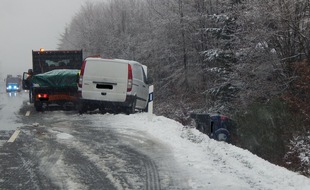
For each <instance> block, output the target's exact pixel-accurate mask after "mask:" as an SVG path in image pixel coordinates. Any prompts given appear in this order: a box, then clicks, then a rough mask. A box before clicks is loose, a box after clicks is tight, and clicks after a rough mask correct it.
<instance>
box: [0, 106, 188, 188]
mask: <svg viewBox="0 0 310 190" xmlns="http://www.w3.org/2000/svg"><path fill="white" fill-rule="evenodd" d="M112 116H113V115H112ZM16 121H17V122H19V123H22V127H20V128H19V129H18V130H19V134H18V136H17V138H16V139H15V140H14V141H13V142H8V140H9V139H10V138H11V137H12V135H13V133H14V132H15V130H5V131H4V130H3V131H0V142H1V143H0V163H1V165H0V171H1V172H0V190H4V189H23V190H24V189H45V190H49V189H53V190H54V189H109V190H113V189H146V190H159V189H186V187H185V186H184V185H181V182H180V181H182V179H178V177H177V176H178V175H177V174H178V170H177V166H174V164H173V163H174V162H173V159H174V158H173V156H172V155H171V154H170V151H169V149H168V148H166V147H164V145H162V144H160V143H158V142H156V140H152V139H149V138H148V137H147V136H146V137H145V138H144V137H141V135H139V136H134V135H124V133H119V132H118V131H117V126H113V124H112V123H103V124H102V125H101V126H94V124H93V122H92V121H91V119H89V118H88V116H87V115H85V114H84V115H79V114H77V112H76V111H75V110H72V111H64V110H62V109H61V108H59V107H55V108H50V109H49V110H46V111H44V112H36V111H35V110H34V108H33V105H32V104H29V103H27V102H24V103H23V105H22V107H21V108H20V110H19V112H18V114H17V116H16ZM130 134H132V133H130ZM138 141H143V142H144V143H142V144H143V147H141V143H137V142H138Z"/></svg>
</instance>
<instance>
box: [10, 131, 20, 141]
mask: <svg viewBox="0 0 310 190" xmlns="http://www.w3.org/2000/svg"><path fill="white" fill-rule="evenodd" d="M19 132H20V130H19V129H16V131H15V132H14V133H13V135H12V136H11V138H10V139H9V140H8V142H14V141H15V139H16V138H17V136H18V134H19Z"/></svg>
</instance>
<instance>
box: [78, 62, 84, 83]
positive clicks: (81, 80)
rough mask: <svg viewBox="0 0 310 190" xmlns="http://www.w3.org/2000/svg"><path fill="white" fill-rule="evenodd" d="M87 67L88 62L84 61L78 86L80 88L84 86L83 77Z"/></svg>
mask: <svg viewBox="0 0 310 190" xmlns="http://www.w3.org/2000/svg"><path fill="white" fill-rule="evenodd" d="M85 65H86V61H85V60H84V61H83V63H82V67H81V71H80V76H79V83H78V86H79V87H80V88H82V86H83V75H84V70H85Z"/></svg>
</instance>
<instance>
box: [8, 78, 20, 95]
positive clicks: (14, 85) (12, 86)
mask: <svg viewBox="0 0 310 190" xmlns="http://www.w3.org/2000/svg"><path fill="white" fill-rule="evenodd" d="M5 82H6V91H7V92H20V91H21V82H22V81H21V78H20V77H18V76H17V77H13V76H12V75H8V76H7V78H6V80H5Z"/></svg>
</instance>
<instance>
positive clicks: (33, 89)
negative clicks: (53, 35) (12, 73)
mask: <svg viewBox="0 0 310 190" xmlns="http://www.w3.org/2000/svg"><path fill="white" fill-rule="evenodd" d="M82 61H83V54H82V50H59V51H58V50H57V51H54V50H53V51H45V50H40V51H32V69H30V71H31V72H29V70H28V72H24V74H23V89H25V90H29V102H31V103H32V102H33V103H34V107H35V109H36V110H37V111H42V110H43V109H44V107H48V106H49V105H51V104H57V105H60V106H64V107H66V106H68V105H70V106H74V105H75V104H76V103H77V102H78V87H77V82H78V74H79V71H80V68H81V65H82ZM30 73H31V74H30ZM29 75H31V79H29V78H30V76H29Z"/></svg>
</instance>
